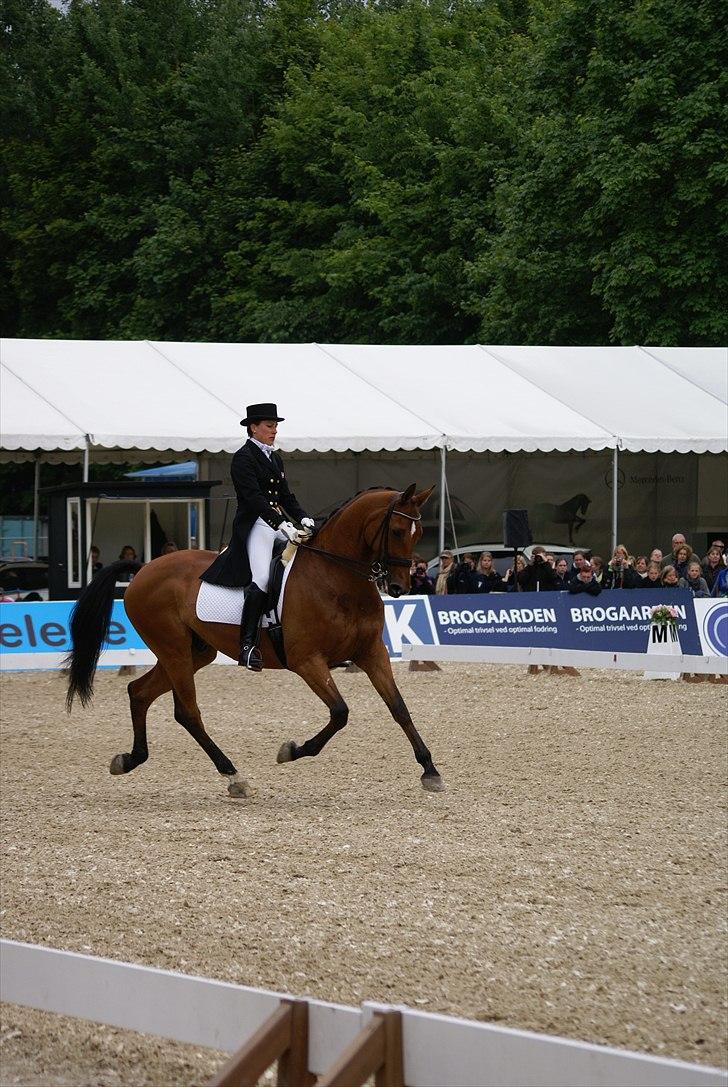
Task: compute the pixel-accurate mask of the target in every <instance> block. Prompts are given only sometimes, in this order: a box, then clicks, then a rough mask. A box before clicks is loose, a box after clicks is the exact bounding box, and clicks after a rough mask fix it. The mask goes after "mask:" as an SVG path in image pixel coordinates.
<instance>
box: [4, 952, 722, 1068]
mask: <svg viewBox="0 0 728 1087" xmlns="http://www.w3.org/2000/svg"><path fill="white" fill-rule="evenodd" d="M0 997H1V998H2V999H3V1000H5V1001H8V1002H9V1003H12V1004H21V1005H23V1006H25V1007H30V1008H38V1009H41V1010H43V1011H49V1012H57V1013H59V1014H62V1015H70V1016H75V1017H77V1018H81V1019H89V1020H92V1021H93V1022H97V1023H106V1024H109V1025H111V1026H115V1027H120V1028H123V1029H126V1030H136V1031H141V1032H143V1033H147V1034H157V1035H160V1036H161V1037H163V1038H170V1039H173V1040H174V1041H177V1042H188V1043H192V1044H194V1045H198V1046H205V1047H209V1048H213V1049H221V1050H225V1051H230V1052H233V1051H235V1050H237V1049H238V1048H239V1047H240V1046H241V1045H242V1043H243V1042H244V1041H245V1040H246V1039H247V1038H248V1037H249V1036H250V1035H251V1034H252V1033H253V1032H254V1031H256V1030H258V1028H259V1027H261V1026H262V1024H263V1023H264V1022H265V1021H266V1020H267V1019H268V1018H269V1017H270V1016H271V1014H272V1013H273V1012H274V1011H275V1010H276V1009H277V1007H278V1006H279V1004H280V1001H281V1000H282V999H283V997H284V994H281V993H275V992H270V991H266V990H262V989H251V988H246V987H244V986H240V985H231V984H229V983H227V982H222V981H212V980H210V979H208V978H200V977H190V976H188V975H185V974H176V973H171V972H169V971H166V970H156V969H152V968H151V967H147V966H135V965H132V964H131V963H124V962H116V961H114V960H112V959H99V958H92V957H91V956H88V955H78V954H75V953H74V952H70V951H57V950H55V949H52V948H47V947H39V946H36V945H33V944H23V943H16V942H14V941H11V940H1V941H0ZM307 1003H308V1022H309V1043H308V1066H309V1071H310V1072H312V1073H313V1074H314V1075H316V1076H321V1075H323V1074H324V1072H325V1071H326V1070H327V1069H328V1068H330V1067H331V1065H332V1064H334V1062H335V1061H336V1059H337V1058H338V1056H339V1055H340V1053H341V1051H342V1050H343V1049H344V1048H345V1047H347V1046H348V1045H350V1043H351V1042H352V1041H353V1040H354V1039H355V1037H356V1036H357V1035H358V1033H359V1031H360V1030H361V1029H362V1027H363V1026H365V1025H366V1024H367V1023H369V1022H370V1021H371V1017H372V1013H373V1011H379V1010H381V1007H382V1006H381V1005H375V1004H369V1003H368V1004H364V1005H362V1007H361V1008H352V1007H346V1006H345V1005H341V1004H329V1003H326V1002H325V1001H321V1000H310V1001H308V1002H307ZM399 1010H401V1013H402V1042H403V1054H404V1082H405V1083H406V1084H407V1085H408V1087H443V1085H447V1087H525V1085H530V1087H541V1085H543V1087H552V1085H554V1084H559V1085H560V1087H607V1085H608V1087H728V1073H726V1072H724V1071H722V1070H720V1069H717V1068H707V1067H701V1066H700V1065H694V1064H686V1063H684V1062H682V1061H672V1060H665V1059H663V1058H656V1057H650V1056H646V1055H644V1054H639V1053H631V1052H629V1051H627V1050H619V1049H611V1048H607V1047H605V1046H597V1045H590V1044H588V1043H586V1042H576V1041H570V1040H567V1039H564V1038H552V1037H548V1036H547V1035H540V1034H533V1033H530V1032H528V1031H522V1030H510V1029H508V1028H506V1027H497V1026H492V1025H491V1024H485V1023H476V1022H470V1021H467V1020H464V1019H455V1018H450V1017H447V1016H443V1015H432V1014H429V1013H427V1012H419V1011H411V1010H410V1009H408V1008H401V1009H399Z"/></svg>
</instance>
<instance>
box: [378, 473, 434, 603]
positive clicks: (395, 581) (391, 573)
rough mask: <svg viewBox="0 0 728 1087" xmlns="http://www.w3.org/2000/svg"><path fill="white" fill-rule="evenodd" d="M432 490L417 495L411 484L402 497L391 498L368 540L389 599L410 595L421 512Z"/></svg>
mask: <svg viewBox="0 0 728 1087" xmlns="http://www.w3.org/2000/svg"><path fill="white" fill-rule="evenodd" d="M434 489H435V488H434V486H432V487H428V489H427V490H426V491H420V492H419V493H416V490H417V487H416V484H414V483H410V485H409V487H407V489H406V490H404V491H403V492H402V494H400V495H395V496H394V498H390V500H389V503H388V505H387V509H386V511H385V512H384V517H383V519H382V520H381V521H380V526H379V529H378V530H377V532H376V535H375V536H374V537H373V538H372V539H370V540H367V542H368V543H369V544H370V546H371V547H372V550H373V551H374V552H375V557H376V560H377V561H378V562H379V563H380V564H381V566H382V567H383V569H384V570H385V571H386V573H385V575H384V581H385V587H386V590H387V592H388V593H389V594H390V596H401V595H402V593H406V592H408V591H409V587H410V567H411V565H412V555H413V554H414V549H415V545H416V544H417V543H418V541H419V540H420V539H421V537H422V515H421V513H420V509H421V508H422V506H424V504H425V502H426V501H427V499H428V498H429V497H430V495H431V494H432V492H433V491H434ZM377 547H379V552H377Z"/></svg>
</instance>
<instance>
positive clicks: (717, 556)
mask: <svg viewBox="0 0 728 1087" xmlns="http://www.w3.org/2000/svg"><path fill="white" fill-rule="evenodd" d="M722 566H723V561H722V556H721V553H720V549H719V548H718V547H711V549H710V551H709V552H708V554H707V555H706V556H705V559H704V560H703V566H702V572H703V577H704V578H705V582H706V584H707V586H708V590H709V592H712V591H713V586H714V585H715V579H716V578H717V577H718V574H719V573H720V571H721V568H722Z"/></svg>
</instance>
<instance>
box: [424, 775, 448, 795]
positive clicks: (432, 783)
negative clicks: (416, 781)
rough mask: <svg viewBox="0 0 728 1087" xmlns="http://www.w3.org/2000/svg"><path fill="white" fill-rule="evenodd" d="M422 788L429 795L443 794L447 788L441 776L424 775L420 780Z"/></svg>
mask: <svg viewBox="0 0 728 1087" xmlns="http://www.w3.org/2000/svg"><path fill="white" fill-rule="evenodd" d="M420 781H421V782H422V788H423V789H426V790H427V792H428V793H441V792H442V791H443V789H444V788H445V782H444V781H443V780H442V778H441V777H440V775H439V774H423V775H422V777H421V778H420Z"/></svg>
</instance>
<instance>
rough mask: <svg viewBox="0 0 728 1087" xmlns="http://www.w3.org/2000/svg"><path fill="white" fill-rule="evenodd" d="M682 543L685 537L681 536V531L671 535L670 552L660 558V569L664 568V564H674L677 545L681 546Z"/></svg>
mask: <svg viewBox="0 0 728 1087" xmlns="http://www.w3.org/2000/svg"><path fill="white" fill-rule="evenodd" d="M684 544H685V537H684V536H683V534H682V532H676V533H675V535H674V536H673V538H672V540H671V541H670V553H669V555H665V556H664V558H663V559H662V569H663V570H664V569H665V567H666V566H674V565H675V562H676V556H677V549H678V547H682V546H683V545H684Z"/></svg>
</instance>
